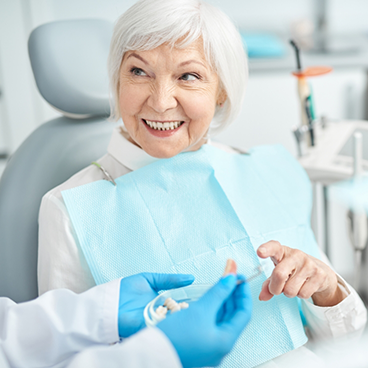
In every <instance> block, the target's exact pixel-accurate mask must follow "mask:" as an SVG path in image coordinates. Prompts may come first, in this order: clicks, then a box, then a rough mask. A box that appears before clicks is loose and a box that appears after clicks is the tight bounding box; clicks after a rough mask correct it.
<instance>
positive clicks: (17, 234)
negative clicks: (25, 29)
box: [0, 20, 113, 302]
mask: <svg viewBox="0 0 368 368" xmlns="http://www.w3.org/2000/svg"><path fill="white" fill-rule="evenodd" d="M110 32H111V27H110V25H109V23H107V22H105V21H99V20H87V21H85V20H81V21H64V22H56V23H54V24H53V23H50V24H46V25H42V26H40V27H39V28H37V29H36V30H34V31H33V33H32V34H31V36H30V42H29V53H30V58H31V64H32V68H33V71H34V75H35V79H36V82H37V86H38V87H39V89H40V92H41V94H42V95H43V97H44V98H45V99H46V100H47V101H48V102H50V103H51V105H53V106H55V107H57V108H58V109H60V110H62V111H64V112H65V113H66V114H70V115H75V114H77V115H78V117H79V118H80V117H81V116H80V115H92V116H93V117H91V118H87V119H78V120H76V119H70V118H67V117H60V118H57V119H54V120H52V121H49V122H47V123H45V124H43V125H41V126H40V127H39V128H38V129H36V130H35V131H34V132H33V133H32V134H31V135H30V136H29V137H28V138H27V139H26V140H25V141H24V143H23V144H22V145H21V146H20V147H19V148H18V150H17V151H16V152H15V153H14V154H13V155H12V157H11V158H10V160H9V163H8V165H7V167H6V169H5V171H4V173H3V175H2V177H1V180H0V296H7V297H10V298H12V299H13V300H15V301H16V302H21V301H26V300H29V299H32V298H34V297H36V296H37V249H38V212H39V206H40V203H41V198H42V196H43V195H44V194H45V193H46V192H47V191H49V190H50V189H52V188H53V187H55V186H57V185H59V184H61V183H62V182H64V181H65V180H67V179H68V178H69V177H70V176H72V175H73V174H75V173H76V172H78V171H79V170H81V169H82V168H84V167H86V166H88V165H89V164H90V163H91V161H94V160H96V159H98V158H99V157H101V156H102V155H103V154H105V153H106V150H107V145H108V141H109V139H110V136H111V132H112V129H113V124H112V123H108V122H107V121H106V117H107V116H108V114H109V108H108V106H109V105H108V91H107V83H104V80H105V77H106V60H107V53H108V46H109V45H108V43H109V35H110ZM58 45H60V50H62V52H61V51H60V50H58V49H59V47H58ZM66 45H68V47H66ZM81 45H84V46H88V47H84V46H83V47H84V48H83V50H79V49H78V48H79V47H81ZM96 50H97V51H98V52H97V51H96ZM79 51H80V52H79ZM79 57H80V59H79ZM64 61H65V62H64ZM86 64H88V66H86ZM96 169H97V168H96Z"/></svg>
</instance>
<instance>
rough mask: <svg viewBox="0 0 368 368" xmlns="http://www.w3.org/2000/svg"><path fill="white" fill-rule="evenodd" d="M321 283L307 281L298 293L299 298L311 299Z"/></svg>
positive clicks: (311, 280)
mask: <svg viewBox="0 0 368 368" xmlns="http://www.w3.org/2000/svg"><path fill="white" fill-rule="evenodd" d="M319 286H320V282H319V281H318V280H316V279H313V278H311V279H307V280H306V281H305V283H304V284H303V285H302V287H301V288H300V290H299V292H298V295H297V296H298V298H300V299H309V298H310V297H311V296H312V295H313V294H314V293H315V292H316V291H317V290H318V288H319Z"/></svg>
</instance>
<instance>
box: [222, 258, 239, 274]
mask: <svg viewBox="0 0 368 368" xmlns="http://www.w3.org/2000/svg"><path fill="white" fill-rule="evenodd" d="M236 270H237V266H236V263H235V261H234V260H233V259H228V260H227V261H226V266H225V271H224V275H223V276H227V275H229V274H230V273H231V274H233V275H236Z"/></svg>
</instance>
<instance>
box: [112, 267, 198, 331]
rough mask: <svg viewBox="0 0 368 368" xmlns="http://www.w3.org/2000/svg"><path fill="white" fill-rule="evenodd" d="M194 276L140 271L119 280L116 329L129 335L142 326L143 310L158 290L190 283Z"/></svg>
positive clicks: (143, 324)
mask: <svg viewBox="0 0 368 368" xmlns="http://www.w3.org/2000/svg"><path fill="white" fill-rule="evenodd" d="M193 281H194V276H192V275H183V274H162V273H140V274H138V275H133V276H129V277H126V278H123V279H122V280H121V282H120V296H119V315H118V329H119V336H120V337H129V336H131V335H133V334H134V333H136V332H138V331H139V330H141V329H142V328H144V327H145V326H146V325H145V322H144V318H143V310H144V308H145V306H146V305H147V304H148V303H149V302H150V301H151V300H152V299H154V298H156V296H157V295H158V292H159V291H160V290H168V289H174V288H178V287H182V286H187V285H190V284H191V283H192V282H193Z"/></svg>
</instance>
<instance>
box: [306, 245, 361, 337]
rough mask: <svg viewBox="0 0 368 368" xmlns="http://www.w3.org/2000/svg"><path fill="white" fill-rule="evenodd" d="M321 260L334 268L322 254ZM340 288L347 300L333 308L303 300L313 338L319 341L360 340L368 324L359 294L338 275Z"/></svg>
mask: <svg viewBox="0 0 368 368" xmlns="http://www.w3.org/2000/svg"><path fill="white" fill-rule="evenodd" d="M321 260H322V261H324V262H325V263H326V264H327V265H328V266H330V267H331V268H333V267H332V266H331V264H330V262H329V260H328V258H327V257H326V255H325V254H324V253H323V252H321ZM336 275H337V280H338V286H339V287H340V289H341V291H342V292H343V294H344V295H345V299H344V300H342V301H341V302H340V303H339V304H337V305H335V306H333V307H319V306H317V305H314V304H313V301H312V300H311V298H310V299H309V300H302V311H303V314H304V316H305V318H306V321H307V326H308V329H309V331H310V333H311V335H312V337H314V338H317V339H331V338H333V339H335V338H339V339H341V338H343V337H346V338H349V339H352V338H354V337H356V338H359V337H360V336H361V334H362V333H363V331H364V328H365V325H366V323H367V309H366V308H365V306H364V303H363V301H362V300H361V298H360V297H359V295H358V293H357V292H356V291H355V290H354V288H353V287H352V286H350V285H349V284H348V283H347V282H346V281H345V280H343V279H342V277H340V276H339V275H338V274H336Z"/></svg>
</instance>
